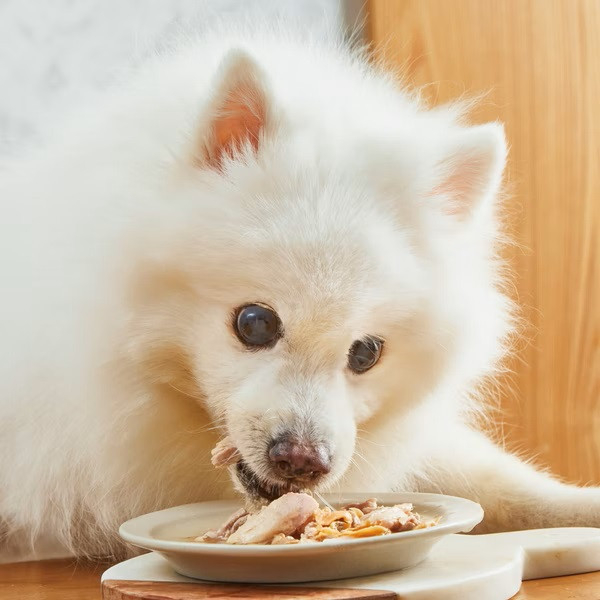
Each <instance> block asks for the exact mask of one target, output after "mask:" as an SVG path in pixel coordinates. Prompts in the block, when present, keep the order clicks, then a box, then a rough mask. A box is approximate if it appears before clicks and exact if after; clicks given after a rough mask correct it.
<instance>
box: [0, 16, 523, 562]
mask: <svg viewBox="0 0 600 600" xmlns="http://www.w3.org/2000/svg"><path fill="white" fill-rule="evenodd" d="M463 108H464V107H461V106H458V105H452V106H447V107H442V108H438V109H436V110H433V111H429V110H427V108H426V107H424V106H422V105H421V103H420V101H419V100H418V98H417V97H416V96H413V95H409V94H408V93H405V92H402V91H401V90H398V89H397V85H396V84H395V82H394V81H393V80H392V78H391V77H389V76H387V75H385V74H383V73H382V72H380V71H379V70H378V69H377V68H376V67H373V66H372V65H370V63H369V62H368V60H367V59H366V57H364V56H363V55H362V54H361V53H360V52H355V51H351V50H349V49H348V48H345V47H343V46H341V45H338V44H327V43H323V44H321V43H316V42H314V41H312V42H310V43H308V42H306V41H294V37H293V36H292V35H290V34H283V33H281V32H279V33H277V34H275V33H269V32H265V31H257V30H248V31H247V30H245V29H244V30H242V29H240V30H237V29H233V28H231V27H228V28H226V29H224V30H222V31H220V30H219V31H214V32H213V33H212V34H211V35H207V36H206V37H205V38H204V39H203V40H202V41H199V42H197V43H195V44H192V45H191V47H183V48H181V49H179V50H177V51H174V52H173V53H172V54H169V55H166V56H164V57H162V58H159V59H156V60H153V61H152V62H151V63H150V64H149V65H147V66H146V67H145V68H143V69H142V70H141V72H140V73H139V74H138V75H136V76H135V77H132V79H131V81H128V82H127V83H124V84H123V85H122V87H121V88H119V89H118V90H116V91H115V92H114V94H113V95H110V96H108V97H106V98H103V99H102V102H100V103H99V104H98V106H95V107H92V108H90V109H89V111H88V112H87V113H85V114H82V115H80V116H79V117H78V118H75V119H74V121H73V123H72V124H71V125H69V126H65V127H64V128H63V129H62V130H61V135H60V137H59V138H58V139H57V140H56V141H54V142H52V143H49V144H46V145H45V146H44V147H40V148H38V149H36V150H35V151H32V152H31V154H30V156H29V157H28V158H23V159H22V160H20V161H18V162H15V164H13V165H7V168H6V169H5V171H4V172H3V173H2V176H1V181H0V197H2V199H3V213H2V219H1V226H0V227H1V231H0V244H1V245H2V255H3V257H4V260H3V261H2V263H1V265H2V266H1V268H2V281H3V300H2V302H3V304H2V307H3V311H2V340H1V344H2V346H1V347H2V356H1V359H2V360H0V524H1V525H0V529H1V530H2V533H3V535H4V537H5V538H8V539H9V540H12V541H13V542H14V541H15V540H19V541H25V542H27V543H29V542H31V543H32V544H33V545H35V544H36V543H37V540H38V539H39V538H40V536H41V535H42V533H50V534H51V535H53V536H55V537H56V538H57V539H58V540H59V541H60V542H61V543H62V544H64V545H65V547H67V548H68V549H69V550H70V551H72V552H75V553H77V554H80V555H85V554H87V555H106V554H111V553H112V554H115V555H119V554H122V553H123V551H124V548H123V546H122V545H121V543H120V542H119V540H118V536H117V529H118V526H119V524H120V523H121V522H122V521H124V520H126V519H128V518H130V517H132V516H134V515H138V514H141V513H144V512H148V511H152V510H156V509H159V508H162V507H166V506H172V505H176V504H183V503H189V502H194V501H201V500H207V499H215V498H223V497H229V496H232V495H233V494H234V493H235V490H234V486H233V485H232V480H233V482H234V483H235V485H236V486H237V487H238V488H239V486H240V480H239V475H240V473H239V472H238V476H234V477H233V478H231V477H230V476H229V474H228V473H227V470H226V469H225V470H216V469H214V468H213V467H212V466H211V464H210V450H211V448H212V447H213V446H214V445H215V443H216V442H217V441H218V440H219V438H220V437H221V436H222V435H225V434H229V435H230V436H231V437H232V439H233V440H234V442H235V444H236V445H237V446H238V448H239V450H240V452H241V454H242V456H243V457H244V461H245V463H246V465H247V469H245V470H243V473H242V474H243V477H245V478H246V480H245V483H244V484H243V485H242V486H241V488H242V489H243V491H244V493H245V494H247V495H248V496H249V497H254V496H256V497H258V496H264V495H267V496H273V495H276V494H277V493H279V492H280V491H282V490H275V489H273V488H272V486H269V485H266V486H265V482H268V481H269V479H268V477H267V476H266V473H267V469H268V465H267V464H266V462H265V460H266V458H265V456H266V448H267V446H268V444H269V442H270V440H271V439H273V438H274V437H276V436H277V435H279V434H280V433H281V432H282V431H290V430H291V431H292V432H293V433H294V435H297V436H300V437H304V438H308V439H311V440H316V441H319V442H320V443H321V442H323V443H327V444H328V447H329V448H330V450H331V452H332V456H333V463H332V472H331V474H330V475H329V476H328V478H327V479H326V480H323V482H321V483H322V486H323V488H330V489H345V490H349V491H364V492H373V491H386V490H390V489H406V488H416V487H419V486H420V489H424V488H425V487H426V486H425V484H424V483H423V481H424V480H423V474H424V473H425V471H426V466H427V465H430V464H434V465H436V467H439V469H440V470H441V469H442V465H444V464H446V462H448V463H452V462H453V461H454V463H458V462H460V461H461V460H462V461H466V462H468V461H467V458H469V453H468V452H464V453H463V454H460V452H461V450H460V448H461V443H463V444H466V440H467V439H470V438H468V436H462V435H461V436H459V437H457V438H456V439H458V440H460V442H461V443H456V444H454V443H451V444H448V443H446V441H445V440H448V439H449V436H450V433H451V432H454V431H458V429H459V428H460V427H463V424H464V423H465V422H466V421H467V419H468V415H469V414H470V413H471V411H472V409H473V408H476V407H477V404H476V403H475V401H474V400H475V399H476V398H477V390H478V389H480V386H481V384H482V382H484V381H485V380H486V378H487V377H488V376H490V375H493V374H494V373H495V371H496V369H497V367H498V364H499V361H500V360H501V358H502V356H503V354H504V352H505V346H506V340H507V335H508V333H509V332H510V330H511V323H512V318H511V305H510V302H509V301H508V300H507V299H506V297H505V296H504V295H503V293H502V290H501V285H502V281H501V264H500V262H499V260H498V258H497V251H498V246H499V242H500V237H501V236H500V233H499V230H498V219H497V202H496V197H497V195H498V188H499V185H500V179H501V174H502V169H503V166H504V155H505V142H504V137H503V133H502V129H501V127H500V126H499V125H496V124H491V125H483V126H479V127H473V128H469V127H467V126H466V125H465V124H464V122H463V121H464V119H463V114H462V113H463ZM248 131H249V132H250V133H251V134H252V135H250V136H246V137H244V136H245V135H246V134H247V133H248ZM228 143H230V145H229V146H228V145H227V144H228ZM253 302H261V303H264V304H267V305H269V306H271V307H272V308H273V309H274V310H275V311H276V312H277V313H278V315H279V317H280V319H281V322H282V328H283V335H282V337H281V339H280V340H279V341H278V342H277V344H275V345H274V346H273V347H272V348H270V349H265V350H256V351H252V350H249V349H247V348H246V347H244V346H243V345H242V344H241V343H240V341H239V339H238V338H237V337H236V335H235V334H234V331H233V329H232V314H233V313H234V311H235V310H236V309H237V308H238V307H240V306H242V305H244V304H246V303H253ZM366 335H377V336H380V337H381V338H383V339H384V340H385V346H384V351H383V354H382V357H381V359H380V361H379V363H378V364H377V365H376V366H374V367H373V368H372V369H371V370H370V371H368V372H366V373H364V374H362V375H356V374H354V373H352V372H350V371H349V369H348V368H347V366H346V365H347V353H348V350H349V348H350V346H351V345H352V343H353V342H354V341H355V340H357V339H360V338H362V337H364V336H366ZM461 431H462V430H461ZM441 448H443V449H444V451H442V450H441ZM486 448H487V447H486ZM434 452H438V454H437V456H439V459H435V460H434V459H433V456H434V454H433V453H434ZM444 452H445V453H444ZM479 452H480V455H482V456H483V455H484V454H485V455H486V456H488V455H489V456H496V455H495V454H494V452H495V450H492V449H491V446H490V448H488V449H485V450H480V451H479ZM486 453H487V454H486ZM463 455H464V456H463ZM500 460H501V459H500V458H498V461H500ZM502 460H504V459H502ZM507 460H508V458H507ZM515 460H516V459H515ZM523 468H524V467H523ZM427 473H428V474H429V475H428V477H429V479H428V480H427V481H434V479H435V469H434V470H433V471H432V470H431V469H429V470H428V471H427ZM461 477H462V479H461ZM464 480H465V477H463V476H456V477H455V478H454V479H453V478H448V479H446V480H444V481H445V482H447V487H445V488H443V489H445V490H448V491H450V492H452V491H453V490H455V489H456V490H457V493H461V489H459V488H456V485H458V484H459V482H460V481H464ZM435 481H438V480H435ZM439 481H441V480H439ZM419 482H420V483H419ZM441 485H442V484H441V483H440V486H441ZM444 485H446V484H444ZM453 486H454V487H453ZM439 489H442V487H440V488H439ZM462 493H466V492H462ZM477 497H481V498H483V496H477Z"/></svg>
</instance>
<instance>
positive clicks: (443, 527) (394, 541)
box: [119, 493, 483, 583]
mask: <svg viewBox="0 0 600 600" xmlns="http://www.w3.org/2000/svg"><path fill="white" fill-rule="evenodd" d="M368 497H375V498H377V500H378V501H379V502H380V503H381V504H385V505H391V504H400V503H403V502H411V503H412V504H414V507H415V511H416V512H418V513H419V514H421V516H423V518H438V517H439V519H440V521H439V524H438V525H435V526H433V527H429V528H427V529H416V530H412V531H404V532H401V533H392V534H390V535H384V536H377V537H368V538H359V539H345V540H339V539H332V540H327V541H324V542H315V543H309V544H292V545H277V546H270V545H269V546H265V545H258V544H250V545H247V546H237V545H229V544H210V543H198V542H190V541H187V540H189V538H190V537H194V536H197V535H201V534H203V533H204V532H205V531H207V530H209V529H212V528H215V527H218V526H219V524H220V523H222V522H223V521H224V520H225V519H226V518H227V517H228V516H229V515H230V514H231V513H232V512H234V511H235V510H236V508H239V507H240V505H241V503H240V501H239V500H227V501H212V502H200V503H198V504H186V505H184V506H176V507H174V508H167V509H165V510H161V511H158V512H153V513H149V514H146V515H143V516H141V517H137V518H135V519H131V520H130V521H127V522H126V523H123V525H121V528H120V529H119V533H120V535H121V537H122V538H123V539H124V540H126V541H128V542H130V543H131V544H133V545H135V546H139V547H140V548H146V549H148V550H155V551H156V552H159V553H160V554H162V555H163V556H164V557H165V558H166V559H167V560H168V561H169V563H170V564H171V566H172V567H173V568H174V569H175V571H177V572H178V573H180V574H181V575H186V576H188V577H194V578H196V579H204V580H208V581H223V582H237V583H294V582H295V583H299V582H309V581H325V580H328V579H343V578H349V577H361V576H366V575H375V574H376V573H385V572H387V571H396V570H398V569H404V568H406V567H411V566H413V565H416V564H418V563H419V562H421V561H422V560H423V559H424V558H425V557H426V556H427V554H428V553H429V551H430V550H431V548H432V547H433V545H434V544H435V543H436V542H438V541H439V540H441V539H442V538H443V537H444V536H447V535H449V534H451V533H458V532H467V531H470V530H471V529H473V527H475V525H477V523H479V522H480V521H481V520H482V519H483V510H482V508H481V506H479V504H476V503H475V502H471V501H470V500H465V499H464V498H456V497H454V496H442V495H439V494H416V493H412V494H411V493H406V494H403V493H401V494H389V493H386V494H383V493H382V494H377V493H361V494H329V495H325V499H326V500H327V501H328V502H329V503H330V504H332V505H334V506H341V505H343V504H348V503H351V502H361V501H363V500H365V498H368Z"/></svg>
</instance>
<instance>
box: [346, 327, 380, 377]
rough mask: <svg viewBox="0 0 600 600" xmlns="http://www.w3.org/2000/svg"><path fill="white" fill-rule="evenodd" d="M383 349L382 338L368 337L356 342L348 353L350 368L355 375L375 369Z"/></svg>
mask: <svg viewBox="0 0 600 600" xmlns="http://www.w3.org/2000/svg"><path fill="white" fill-rule="evenodd" d="M382 349H383V340H382V339H381V338H378V337H375V336H372V335H368V336H367V337H365V338H363V339H362V340H356V341H355V342H354V343H353V344H352V346H350V351H349V352H348V368H349V369H350V370H351V371H354V373H359V374H360V373H364V372H365V371H368V370H369V369H370V368H371V367H373V366H374V365H375V364H376V363H377V361H378V360H379V357H380V356H381V350H382Z"/></svg>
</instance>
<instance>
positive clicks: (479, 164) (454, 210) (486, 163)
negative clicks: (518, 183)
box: [433, 123, 507, 218]
mask: <svg viewBox="0 0 600 600" xmlns="http://www.w3.org/2000/svg"><path fill="white" fill-rule="evenodd" d="M506 152H507V147H506V139H505V136H504V128H503V127H502V125H500V124H498V123H488V124H486V125H478V126H475V127H469V128H466V129H463V130H460V131H459V132H457V133H455V134H454V135H453V136H451V138H450V140H448V142H447V145H446V146H445V148H444V149H443V155H444V158H443V159H442V160H440V161H439V163H438V165H437V169H436V171H437V173H438V183H437V185H436V186H435V188H434V190H433V193H434V194H435V195H438V196H442V197H443V206H444V207H445V211H446V212H447V213H448V214H453V215H456V216H457V217H459V218H466V217H467V216H468V215H469V214H470V213H471V212H472V211H473V210H475V209H476V207H477V206H479V205H480V204H481V203H482V202H484V201H486V200H490V199H493V197H494V196H495V194H496V193H497V192H498V189H499V188H500V184H501V182H502V173H503V171H504V166H505V163H506Z"/></svg>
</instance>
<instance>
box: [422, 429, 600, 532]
mask: <svg viewBox="0 0 600 600" xmlns="http://www.w3.org/2000/svg"><path fill="white" fill-rule="evenodd" d="M447 434H448V435H447V436H446V435H444V436H443V437H441V438H439V440H438V441H437V442H436V444H435V447H434V448H433V449H432V451H431V454H430V455H429V456H428V461H427V463H426V466H425V470H424V471H423V472H421V473H420V474H417V476H416V477H417V482H418V483H417V485H418V488H419V491H430V492H438V493H440V492H441V493H444V494H450V495H454V496H462V497H465V498H470V499H472V500H475V501H476V502H479V503H480V504H481V505H482V507H483V509H484V511H485V518H484V521H483V522H482V523H481V525H479V526H478V527H477V529H476V530H475V531H476V532H477V533H483V532H494V531H508V530H515V529H534V528H540V527H563V526H593V527H600V488H595V487H587V488H581V487H576V486H572V485H566V484H564V483H561V482H560V481H558V480H557V479H555V478H553V477H552V476H550V475H549V474H546V473H544V472H542V471H539V470H537V469H535V468H534V467H532V466H531V465H529V464H527V463H525V462H524V461H522V460H520V459H519V458H517V457H516V456H513V455H511V454H508V453H507V452H504V451H503V450H502V449H501V448H499V447H498V446H496V445H495V444H493V443H492V442H491V441H490V440H489V439H488V438H487V437H486V436H484V435H483V434H481V433H479V432H476V431H473V430H470V429H467V428H463V427H459V428H456V429H455V430H454V431H453V432H452V433H450V431H448V432H447Z"/></svg>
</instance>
